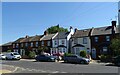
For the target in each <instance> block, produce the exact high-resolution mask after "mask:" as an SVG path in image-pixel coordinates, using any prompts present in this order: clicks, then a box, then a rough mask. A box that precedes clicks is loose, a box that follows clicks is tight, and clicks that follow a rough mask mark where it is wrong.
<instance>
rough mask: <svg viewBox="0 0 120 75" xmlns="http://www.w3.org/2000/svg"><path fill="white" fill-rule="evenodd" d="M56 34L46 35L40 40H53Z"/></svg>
mask: <svg viewBox="0 0 120 75" xmlns="http://www.w3.org/2000/svg"><path fill="white" fill-rule="evenodd" d="M54 35H55V34H47V35H44V36H43V37H42V38H41V39H40V40H51V39H52V37H53V36H54Z"/></svg>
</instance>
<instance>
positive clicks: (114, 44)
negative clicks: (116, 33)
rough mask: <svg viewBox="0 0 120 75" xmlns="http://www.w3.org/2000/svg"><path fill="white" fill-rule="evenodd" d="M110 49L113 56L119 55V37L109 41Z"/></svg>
mask: <svg viewBox="0 0 120 75" xmlns="http://www.w3.org/2000/svg"><path fill="white" fill-rule="evenodd" d="M110 48H112V50H113V52H114V54H113V55H114V56H117V55H120V37H117V38H114V39H113V40H112V41H111V44H110Z"/></svg>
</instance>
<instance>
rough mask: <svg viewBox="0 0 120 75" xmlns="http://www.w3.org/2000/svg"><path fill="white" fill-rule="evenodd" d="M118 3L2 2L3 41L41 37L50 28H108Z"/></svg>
mask: <svg viewBox="0 0 120 75" xmlns="http://www.w3.org/2000/svg"><path fill="white" fill-rule="evenodd" d="M117 16H118V3H117V2H3V3H2V42H0V44H4V43H7V42H10V41H15V40H16V39H18V38H20V37H25V36H26V35H29V36H34V35H42V34H43V33H44V31H45V30H46V29H47V28H48V27H51V26H54V25H57V24H59V25H60V26H61V27H64V28H68V30H69V27H70V26H72V27H73V28H78V29H87V28H92V27H102V26H108V25H111V21H112V20H116V18H117Z"/></svg>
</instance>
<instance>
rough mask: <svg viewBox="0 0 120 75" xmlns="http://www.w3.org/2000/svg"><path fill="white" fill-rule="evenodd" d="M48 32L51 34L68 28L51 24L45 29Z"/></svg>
mask: <svg viewBox="0 0 120 75" xmlns="http://www.w3.org/2000/svg"><path fill="white" fill-rule="evenodd" d="M47 31H48V34H53V33H56V32H67V31H68V30H67V29H66V28H63V27H59V25H56V26H51V27H50V28H48V29H47Z"/></svg>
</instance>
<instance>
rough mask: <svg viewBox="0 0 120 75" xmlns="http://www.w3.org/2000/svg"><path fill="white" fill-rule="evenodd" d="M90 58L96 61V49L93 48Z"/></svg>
mask: <svg viewBox="0 0 120 75" xmlns="http://www.w3.org/2000/svg"><path fill="white" fill-rule="evenodd" d="M92 58H93V59H96V49H95V48H93V49H92Z"/></svg>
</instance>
